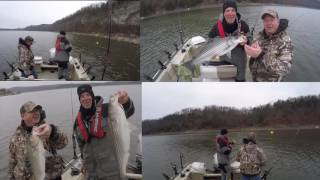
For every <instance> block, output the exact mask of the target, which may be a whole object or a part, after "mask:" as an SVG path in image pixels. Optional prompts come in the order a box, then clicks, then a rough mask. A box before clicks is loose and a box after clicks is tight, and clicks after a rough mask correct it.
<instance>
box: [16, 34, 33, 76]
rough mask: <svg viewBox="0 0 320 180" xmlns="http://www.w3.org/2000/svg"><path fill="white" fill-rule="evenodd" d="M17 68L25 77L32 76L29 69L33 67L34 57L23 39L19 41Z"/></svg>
mask: <svg viewBox="0 0 320 180" xmlns="http://www.w3.org/2000/svg"><path fill="white" fill-rule="evenodd" d="M18 50H19V56H18V58H19V68H20V69H21V70H23V71H24V73H25V74H26V75H30V74H32V72H31V71H30V68H31V67H32V66H33V64H34V62H33V58H34V55H33V53H32V51H31V49H30V48H29V47H28V45H27V44H26V42H25V41H24V40H23V39H19V45H18Z"/></svg>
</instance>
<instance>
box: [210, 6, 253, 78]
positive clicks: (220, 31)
mask: <svg viewBox="0 0 320 180" xmlns="http://www.w3.org/2000/svg"><path fill="white" fill-rule="evenodd" d="M248 32H249V26H248V24H247V23H246V22H245V21H243V20H241V15H240V14H239V13H238V12H237V4H236V2H234V1H226V2H225V3H224V4H223V15H221V16H220V18H219V20H218V22H217V23H216V24H215V25H214V26H213V27H212V29H211V30H210V32H209V38H215V37H220V38H225V37H228V36H229V37H230V36H240V35H244V41H243V42H242V43H240V44H239V45H238V46H236V48H234V49H233V50H231V57H228V56H227V55H223V56H221V57H220V59H221V60H222V61H227V62H230V63H232V64H233V65H235V66H237V76H236V79H235V81H237V82H243V81H245V73H246V65H247V55H246V53H245V51H244V47H243V46H244V44H246V43H247V37H246V34H247V33H248Z"/></svg>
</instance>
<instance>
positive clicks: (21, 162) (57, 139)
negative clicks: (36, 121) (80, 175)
mask: <svg viewBox="0 0 320 180" xmlns="http://www.w3.org/2000/svg"><path fill="white" fill-rule="evenodd" d="M43 123H44V122H43ZM51 127H52V133H51V136H50V138H49V139H48V140H46V141H44V142H43V145H44V148H45V149H46V150H47V151H52V150H56V149H61V148H63V147H65V146H66V145H67V143H68V139H67V137H66V136H65V135H64V134H63V133H61V132H59V130H58V129H57V127H55V126H54V125H51ZM30 136H31V133H30V132H28V130H26V128H25V127H24V125H23V123H22V124H21V125H20V126H19V127H18V128H17V130H16V132H15V134H14V135H13V137H12V138H11V140H10V145H9V152H10V157H9V179H10V180H32V179H33V173H32V171H31V163H30V161H29V159H28V157H27V145H28V144H29V138H30ZM54 156H55V157H58V155H53V154H51V156H48V157H46V176H47V177H49V178H54V177H57V176H60V175H61V174H57V172H61V171H60V170H59V169H56V166H59V167H61V165H59V164H58V163H62V162H61V161H59V162H57V159H60V160H61V158H53V157H54Z"/></svg>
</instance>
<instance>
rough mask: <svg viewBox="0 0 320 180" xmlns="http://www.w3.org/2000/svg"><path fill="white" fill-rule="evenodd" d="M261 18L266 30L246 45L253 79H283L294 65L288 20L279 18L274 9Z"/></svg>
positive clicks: (267, 11)
mask: <svg viewBox="0 0 320 180" xmlns="http://www.w3.org/2000/svg"><path fill="white" fill-rule="evenodd" d="M261 18H262V20H263V25H264V30H263V31H262V32H260V33H259V35H258V37H257V39H256V41H255V42H254V43H253V44H252V45H251V46H248V45H245V51H246V53H247V55H249V56H250V57H251V58H250V62H249V68H250V71H251V73H252V78H253V81H281V80H283V78H284V77H285V76H286V75H288V74H289V72H290V69H291V66H292V57H293V45H292V43H291V39H290V37H289V35H288V34H287V32H286V29H287V27H288V20H287V19H279V16H278V13H277V12H276V11H274V10H266V11H265V12H264V13H263V15H262V17H261Z"/></svg>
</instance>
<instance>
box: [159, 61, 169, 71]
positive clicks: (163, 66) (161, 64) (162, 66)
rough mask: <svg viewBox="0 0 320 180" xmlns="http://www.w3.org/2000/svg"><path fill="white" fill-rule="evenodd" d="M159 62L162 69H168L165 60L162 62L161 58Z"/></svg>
mask: <svg viewBox="0 0 320 180" xmlns="http://www.w3.org/2000/svg"><path fill="white" fill-rule="evenodd" d="M158 64H160V66H161V70H164V69H167V66H166V65H165V64H164V63H163V62H161V61H160V60H159V61H158Z"/></svg>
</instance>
